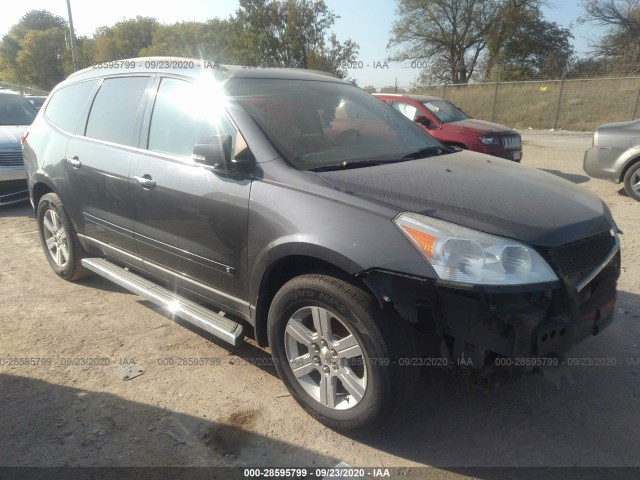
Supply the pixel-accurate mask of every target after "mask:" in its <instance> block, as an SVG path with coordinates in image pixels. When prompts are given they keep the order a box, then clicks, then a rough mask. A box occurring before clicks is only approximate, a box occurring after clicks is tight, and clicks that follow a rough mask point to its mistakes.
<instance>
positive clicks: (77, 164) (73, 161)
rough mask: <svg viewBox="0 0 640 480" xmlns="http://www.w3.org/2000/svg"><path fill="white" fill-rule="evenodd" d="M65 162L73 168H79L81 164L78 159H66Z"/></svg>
mask: <svg viewBox="0 0 640 480" xmlns="http://www.w3.org/2000/svg"><path fill="white" fill-rule="evenodd" d="M67 162H69V163H70V164H71V166H72V167H73V168H80V167H81V166H82V162H81V161H80V159H79V158H78V157H71V158H69V157H67Z"/></svg>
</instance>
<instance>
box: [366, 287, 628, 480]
mask: <svg viewBox="0 0 640 480" xmlns="http://www.w3.org/2000/svg"><path fill="white" fill-rule="evenodd" d="M562 361H564V362H565V363H564V365H561V366H559V367H556V368H551V369H546V370H545V371H544V372H537V373H534V374H531V375H527V376H525V377H523V378H520V379H519V380H517V381H516V382H514V383H512V384H510V385H505V386H502V387H500V386H499V387H495V388H492V389H490V390H481V389H480V388H479V387H476V386H475V385H473V384H471V383H470V382H469V381H467V380H466V379H465V378H463V376H461V375H454V374H452V372H446V371H443V370H436V369H432V370H430V371H428V372H427V374H426V376H425V378H424V379H423V381H421V382H420V384H419V385H418V389H417V390H418V391H417V393H416V395H415V396H414V400H413V401H412V402H411V404H410V405H408V406H407V408H406V411H405V417H407V418H406V419H405V420H404V421H402V422H398V423H396V424H394V425H392V426H391V427H389V428H387V429H385V431H384V432H383V433H382V434H380V435H377V436H376V437H375V438H372V439H370V440H365V441H364V443H366V444H368V445H370V446H372V447H375V448H378V449H380V450H383V451H386V452H389V453H392V454H394V455H397V456H399V457H402V458H406V459H409V460H412V461H415V462H419V463H423V464H427V465H431V466H435V467H439V468H445V469H447V470H451V471H459V472H460V473H464V474H465V475H471V476H474V477H476V478H494V477H495V476H496V475H498V473H499V472H498V471H490V470H488V471H487V470H483V469H482V468H479V467H498V466H501V467H544V466H566V467H574V466H598V467H608V466H623V467H631V466H636V467H638V466H640V450H639V449H638V432H639V431H640V398H639V397H640V295H637V294H635V293H630V292H620V294H619V298H618V303H617V306H616V318H615V320H614V321H613V323H612V324H611V325H610V326H609V327H608V328H607V329H605V330H604V331H603V332H602V333H601V334H600V335H598V336H596V337H593V336H592V337H590V338H588V339H587V340H585V341H584V342H583V343H581V344H579V345H577V346H576V347H574V348H573V350H572V351H571V352H569V353H568V354H566V355H565V357H564V358H563V359H562ZM470 467H471V470H465V469H468V468H470ZM474 468H478V470H475V471H474ZM503 473H504V472H503ZM522 473H524V472H522V471H520V472H519V474H518V475H515V476H514V477H512V478H520V477H522ZM635 473H638V472H635ZM583 478H587V477H583Z"/></svg>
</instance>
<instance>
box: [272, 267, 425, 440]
mask: <svg viewBox="0 0 640 480" xmlns="http://www.w3.org/2000/svg"><path fill="white" fill-rule="evenodd" d="M268 321H269V331H268V334H269V342H270V345H271V350H272V354H273V358H274V362H275V365H276V368H277V370H278V373H279V375H280V378H281V379H282V381H283V382H284V384H285V386H286V387H287V389H288V390H289V392H290V393H291V395H292V396H293V398H294V399H295V400H296V401H297V402H298V403H299V404H300V405H301V406H302V407H303V408H304V409H305V410H306V411H307V412H308V413H309V414H310V415H311V416H313V417H314V418H315V419H317V420H318V421H320V422H321V423H323V424H324V425H326V426H328V427H330V428H332V429H334V430H337V431H342V432H344V433H349V434H353V435H361V434H366V433H369V432H371V431H373V430H375V429H377V428H379V427H380V426H381V425H382V424H383V423H384V422H385V421H387V420H388V419H389V418H390V416H391V415H392V414H393V413H395V411H396V410H397V408H398V407H399V406H401V405H402V404H403V403H404V402H405V400H406V398H407V396H408V394H409V393H410V392H411V390H412V386H413V385H414V384H415V381H416V380H417V374H418V372H417V371H416V370H417V369H415V368H412V367H409V366H405V364H406V363H410V362H405V361H403V360H402V359H404V358H410V357H413V356H414V347H413V340H412V336H411V335H410V333H409V331H408V330H409V329H408V327H407V326H405V325H404V322H403V321H402V320H401V319H400V318H398V317H397V316H395V315H384V314H383V310H382V309H381V308H380V307H379V305H378V304H377V303H376V302H375V299H373V298H372V297H371V296H370V295H369V294H367V293H365V292H364V291H363V290H362V289H360V288H359V287H357V286H355V285H353V284H351V283H348V282H346V281H344V280H341V279H338V278H334V277H330V276H327V275H303V276H300V277H296V278H294V279H293V280H290V281H289V282H287V283H286V284H285V285H284V286H283V287H282V288H281V289H280V290H279V291H278V293H277V294H276V295H275V297H274V299H273V302H272V303H271V308H270V309H269V320H268Z"/></svg>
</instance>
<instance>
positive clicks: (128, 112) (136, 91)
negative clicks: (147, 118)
mask: <svg viewBox="0 0 640 480" xmlns="http://www.w3.org/2000/svg"><path fill="white" fill-rule="evenodd" d="M148 83H149V77H122V78H110V79H107V80H105V81H104V83H103V84H102V86H101V87H100V90H99V91H98V94H97V95H96V98H95V100H94V101H93V106H92V107H91V113H90V114H89V121H88V122H87V130H86V133H85V135H86V136H87V137H91V138H95V139H97V140H105V141H107V142H113V143H119V144H121V145H130V146H134V147H135V146H137V145H138V135H137V132H136V131H135V130H136V129H135V126H136V123H137V121H138V117H139V115H140V110H141V104H142V102H141V100H142V96H143V95H144V92H145V89H146V88H147V84H148Z"/></svg>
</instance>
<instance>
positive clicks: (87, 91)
mask: <svg viewBox="0 0 640 480" xmlns="http://www.w3.org/2000/svg"><path fill="white" fill-rule="evenodd" d="M97 83H98V81H97V80H91V81H88V82H81V83H76V84H74V85H69V86H68V87H64V88H61V89H60V90H58V91H57V92H56V93H54V94H53V97H51V100H49V104H48V105H47V109H46V111H45V116H46V117H47V118H48V119H49V120H51V121H52V122H53V123H54V124H55V125H56V126H58V127H59V128H61V129H62V130H65V131H67V132H69V133H76V130H77V128H78V123H79V122H80V117H81V116H82V114H83V112H84V111H85V108H86V107H87V103H88V102H89V98H90V97H91V92H93V89H94V88H95V86H96V84H97Z"/></svg>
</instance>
